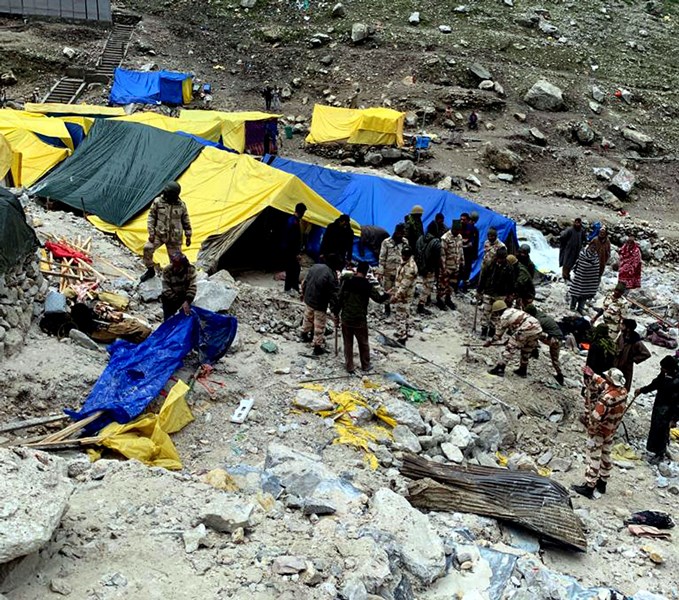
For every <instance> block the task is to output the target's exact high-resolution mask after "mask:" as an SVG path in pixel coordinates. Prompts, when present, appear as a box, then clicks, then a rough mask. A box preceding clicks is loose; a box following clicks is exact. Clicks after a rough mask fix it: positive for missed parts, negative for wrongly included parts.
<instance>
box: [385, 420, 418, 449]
mask: <svg viewBox="0 0 679 600" xmlns="http://www.w3.org/2000/svg"><path fill="white" fill-rule="evenodd" d="M392 435H393V436H394V446H396V448H397V449H398V450H407V451H408V452H413V453H415V454H417V453H419V452H422V446H421V444H420V441H419V440H418V439H417V436H416V435H415V434H414V433H413V432H412V431H410V429H408V428H407V427H406V426H405V425H397V426H396V427H394V430H393V431H392Z"/></svg>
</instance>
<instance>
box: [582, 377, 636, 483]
mask: <svg viewBox="0 0 679 600" xmlns="http://www.w3.org/2000/svg"><path fill="white" fill-rule="evenodd" d="M592 385H593V386H594V387H596V388H597V392H598V397H597V399H596V402H595V404H594V408H593V410H592V411H591V412H590V413H588V414H587V415H586V416H587V417H588V418H589V423H588V425H587V434H588V439H587V462H588V466H587V471H586V472H585V479H586V480H587V485H589V486H590V487H594V486H595V485H596V484H597V482H598V481H599V479H601V480H602V481H607V480H608V478H609V477H610V475H611V469H612V464H611V446H612V445H613V438H614V436H615V432H616V431H617V430H618V426H619V425H620V422H621V421H622V417H623V415H624V414H625V403H626V400H627V390H626V389H625V388H624V387H616V386H613V385H611V384H609V383H608V382H607V381H606V380H605V379H604V378H603V377H601V376H600V375H594V376H593V377H592Z"/></svg>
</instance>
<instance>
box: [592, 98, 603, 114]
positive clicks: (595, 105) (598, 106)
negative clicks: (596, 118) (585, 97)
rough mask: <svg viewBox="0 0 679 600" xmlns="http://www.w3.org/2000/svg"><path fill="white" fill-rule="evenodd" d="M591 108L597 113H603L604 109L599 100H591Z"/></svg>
mask: <svg viewBox="0 0 679 600" xmlns="http://www.w3.org/2000/svg"><path fill="white" fill-rule="evenodd" d="M589 109H590V110H591V111H592V112H593V113H596V114H597V115H600V114H601V111H602V110H603V107H602V106H601V104H599V103H598V102H594V100H590V101H589Z"/></svg>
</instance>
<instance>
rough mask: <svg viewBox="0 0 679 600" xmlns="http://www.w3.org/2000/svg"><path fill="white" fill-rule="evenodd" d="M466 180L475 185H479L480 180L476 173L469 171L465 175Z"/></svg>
mask: <svg viewBox="0 0 679 600" xmlns="http://www.w3.org/2000/svg"><path fill="white" fill-rule="evenodd" d="M467 181H468V182H469V183H471V184H473V185H475V186H476V187H481V180H480V179H479V178H478V177H477V176H476V175H473V174H471V173H470V174H469V175H467Z"/></svg>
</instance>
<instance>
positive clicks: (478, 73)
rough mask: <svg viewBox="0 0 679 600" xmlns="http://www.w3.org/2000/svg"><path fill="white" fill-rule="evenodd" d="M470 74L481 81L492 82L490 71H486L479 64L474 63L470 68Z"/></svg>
mask: <svg viewBox="0 0 679 600" xmlns="http://www.w3.org/2000/svg"><path fill="white" fill-rule="evenodd" d="M469 72H470V73H471V74H472V75H473V76H474V77H476V78H477V79H478V80H479V81H485V80H491V81H492V79H493V76H492V75H491V73H490V71H489V70H488V69H486V68H485V67H484V66H483V65H480V64H479V63H473V64H471V65H470V66H469Z"/></svg>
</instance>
